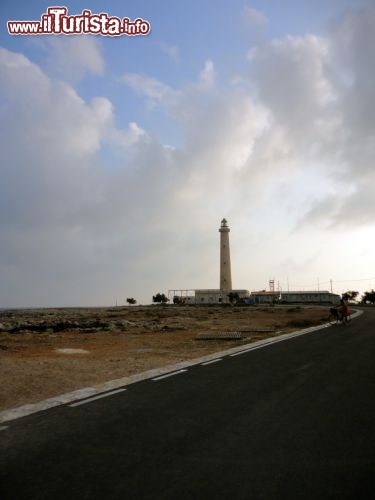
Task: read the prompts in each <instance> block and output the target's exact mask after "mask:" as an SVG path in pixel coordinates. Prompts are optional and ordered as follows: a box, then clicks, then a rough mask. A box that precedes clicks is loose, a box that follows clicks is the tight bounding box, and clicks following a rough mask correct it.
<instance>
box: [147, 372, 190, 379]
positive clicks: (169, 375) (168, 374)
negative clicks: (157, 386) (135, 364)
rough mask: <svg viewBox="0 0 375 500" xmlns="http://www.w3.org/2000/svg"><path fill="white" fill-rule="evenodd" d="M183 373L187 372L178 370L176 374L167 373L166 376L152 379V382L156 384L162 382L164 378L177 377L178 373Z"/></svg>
mask: <svg viewBox="0 0 375 500" xmlns="http://www.w3.org/2000/svg"><path fill="white" fill-rule="evenodd" d="M184 372H187V370H178V371H177V372H172V373H167V374H166V375H162V376H161V377H156V378H153V379H152V380H153V381H154V382H157V381H158V380H163V379H164V378H168V377H173V376H174V375H179V374H180V373H184Z"/></svg>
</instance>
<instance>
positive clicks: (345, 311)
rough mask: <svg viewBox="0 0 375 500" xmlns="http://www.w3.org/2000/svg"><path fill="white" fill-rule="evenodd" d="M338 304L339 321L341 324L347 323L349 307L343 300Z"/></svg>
mask: <svg viewBox="0 0 375 500" xmlns="http://www.w3.org/2000/svg"><path fill="white" fill-rule="evenodd" d="M340 302H341V308H340V312H341V321H342V322H343V323H347V322H348V316H349V307H348V304H347V302H346V301H345V300H344V299H341V300H340Z"/></svg>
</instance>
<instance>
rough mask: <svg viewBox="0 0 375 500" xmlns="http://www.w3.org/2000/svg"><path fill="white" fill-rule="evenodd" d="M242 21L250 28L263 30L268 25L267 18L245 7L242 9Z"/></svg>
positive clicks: (261, 13) (257, 11) (262, 13)
mask: <svg viewBox="0 0 375 500" xmlns="http://www.w3.org/2000/svg"><path fill="white" fill-rule="evenodd" d="M242 15H243V19H244V20H245V22H246V23H247V24H248V25H249V26H251V27H258V28H259V27H260V28H263V27H264V26H266V25H267V24H268V18H267V16H266V15H265V14H264V12H261V11H260V10H256V9H253V8H252V7H249V6H248V5H246V6H245V7H244V9H243V13H242Z"/></svg>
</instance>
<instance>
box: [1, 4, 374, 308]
mask: <svg viewBox="0 0 375 500" xmlns="http://www.w3.org/2000/svg"><path fill="white" fill-rule="evenodd" d="M52 5H54V4H52ZM63 5H64V6H66V7H67V9H68V15H79V14H81V13H82V11H83V10H84V9H89V10H91V12H92V14H100V13H102V12H105V13H108V15H109V16H117V17H119V18H121V19H122V18H124V17H127V18H129V19H130V21H134V20H135V19H137V18H141V19H143V20H146V21H147V22H148V23H149V24H150V26H151V30H150V33H149V34H147V35H144V36H143V35H139V36H126V35H122V36H117V37H110V36H102V35H92V34H78V35H69V36H68V35H64V34H60V35H27V36H26V35H18V36H16V35H10V34H9V33H8V29H7V21H10V20H16V21H23V20H35V21H39V20H40V19H41V16H42V14H44V13H46V12H47V9H48V7H51V4H48V3H46V2H44V1H40V0H34V1H32V2H30V1H26V0H22V1H17V0H2V2H1V6H0V21H1V22H0V127H1V129H0V151H1V157H0V308H8V307H55V306H107V305H108V306H111V305H114V304H116V303H117V304H118V305H121V304H125V303H126V298H127V297H134V298H135V299H136V300H137V302H138V303H142V304H148V303H150V302H151V301H152V296H153V295H155V294H156V293H158V292H161V293H165V294H167V293H168V290H171V289H196V288H218V287H219V232H218V229H219V227H220V221H221V219H222V218H224V217H225V218H226V219H227V220H228V225H229V226H230V228H231V232H230V245H231V260H232V281H233V287H234V288H238V289H248V290H250V291H253V290H264V289H269V280H271V279H272V280H275V284H276V287H279V288H280V289H281V290H288V289H289V290H314V289H320V290H331V287H332V290H333V292H335V293H340V294H341V293H343V292H345V291H347V290H357V291H359V292H360V293H363V292H364V291H366V290H370V289H372V288H375V264H374V257H373V255H374V250H373V248H374V246H375V170H374V168H373V162H374V158H375V118H374V117H375V64H374V53H375V1H374V0H372V1H370V0H363V1H362V0H311V1H310V0H306V1H301V0H285V1H283V2H280V1H279V0H263V1H260V0H257V1H255V0H254V1H247V0H232V1H231V2H228V1H224V0H215V1H214V0H199V1H198V0H190V1H189V2H175V1H171V0H160V1H155V0H137V1H135V0H127V1H124V0H122V1H120V0H107V1H106V2H104V1H99V0H96V1H89V0H87V1H84V2H83V1H80V0H79V1H74V2H71V1H68V2H65V3H64V4H63Z"/></svg>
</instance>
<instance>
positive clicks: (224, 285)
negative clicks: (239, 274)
mask: <svg viewBox="0 0 375 500" xmlns="http://www.w3.org/2000/svg"><path fill="white" fill-rule="evenodd" d="M229 231H230V229H229V227H228V223H227V221H226V219H223V220H222V221H221V226H220V229H219V233H220V290H229V291H230V290H232V273H231V266H230V247H229Z"/></svg>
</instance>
